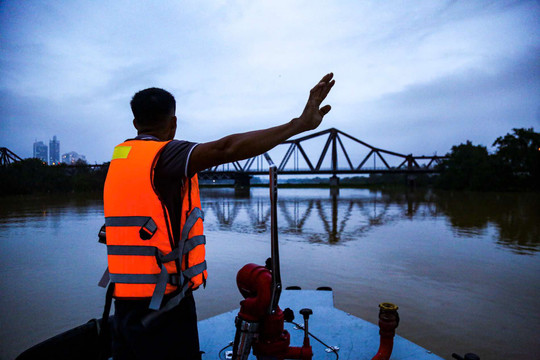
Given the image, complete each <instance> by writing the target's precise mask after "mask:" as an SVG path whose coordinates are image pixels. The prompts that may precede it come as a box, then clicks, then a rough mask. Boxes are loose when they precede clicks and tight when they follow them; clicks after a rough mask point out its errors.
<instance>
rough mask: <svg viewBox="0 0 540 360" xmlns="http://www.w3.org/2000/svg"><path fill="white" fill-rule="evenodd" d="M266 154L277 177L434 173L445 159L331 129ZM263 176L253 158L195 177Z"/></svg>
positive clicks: (263, 166)
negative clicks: (375, 143) (404, 151)
mask: <svg viewBox="0 0 540 360" xmlns="http://www.w3.org/2000/svg"><path fill="white" fill-rule="evenodd" d="M319 139H323V141H324V146H323V148H322V150H320V151H318V150H317V148H319V149H320V144H321V141H319ZM317 145H319V146H317ZM279 150H281V151H279ZM329 150H330V151H329ZM269 155H270V157H271V158H272V161H273V162H274V163H275V164H276V165H277V166H278V172H279V174H283V175H325V174H326V175H332V176H333V177H336V176H337V175H338V174H344V175H346V174H384V173H404V174H419V173H436V172H438V170H437V168H436V165H437V164H439V163H440V162H441V161H442V160H444V159H446V157H445V156H437V155H433V156H414V155H412V154H408V155H405V154H400V153H397V152H394V151H390V150H385V149H381V148H377V147H375V146H372V145H369V144H367V143H365V142H363V141H362V140H359V139H357V138H355V137H353V136H351V135H349V134H347V133H344V132H343V131H341V130H338V129H335V128H331V129H327V130H324V131H320V132H317V133H314V134H311V135H307V136H303V137H300V138H297V139H292V140H287V141H285V142H283V143H281V144H279V145H278V146H277V147H276V149H275V150H271V151H270V154H269ZM377 162H379V166H377ZM372 164H373V165H372ZM267 173H268V163H267V162H266V161H265V159H264V158H263V156H256V157H253V158H250V159H247V160H243V161H235V162H232V163H228V164H224V165H219V166H216V167H213V168H210V169H207V170H205V171H203V172H201V173H199V178H200V179H203V180H224V179H235V181H237V182H238V181H239V179H242V178H244V179H245V178H246V177H247V178H249V176H252V175H266V174H267ZM240 181H241V180H240Z"/></svg>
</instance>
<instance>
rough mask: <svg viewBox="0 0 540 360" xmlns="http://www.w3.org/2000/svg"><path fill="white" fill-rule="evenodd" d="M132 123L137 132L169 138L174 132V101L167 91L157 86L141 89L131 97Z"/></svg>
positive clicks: (163, 138) (164, 138)
mask: <svg viewBox="0 0 540 360" xmlns="http://www.w3.org/2000/svg"><path fill="white" fill-rule="evenodd" d="M130 104H131V111H133V116H134V117H135V118H134V119H133V125H134V126H135V128H136V129H137V130H138V132H139V134H152V135H156V136H158V137H160V138H162V140H170V139H172V138H173V137H174V134H175V132H176V116H175V115H174V114H175V111H176V101H175V100H174V96H172V95H171V93H169V92H168V91H165V90H163V89H159V88H149V89H145V90H141V91H139V92H138V93H136V94H135V95H133V98H132V99H131V103H130Z"/></svg>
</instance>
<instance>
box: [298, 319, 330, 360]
mask: <svg viewBox="0 0 540 360" xmlns="http://www.w3.org/2000/svg"><path fill="white" fill-rule="evenodd" d="M290 322H291V323H293V324H294V325H296V327H298V328H299V329H301V330H304V327H303V326H302V325H300V324H298V323H296V322H294V321H290ZM307 333H308V334H309V336H311V337H312V338H314V339H315V340H317V341H318V342H320V343H321V344H323V345H324V346H326V348H327V349H330V350H332V352H333V353H334V354H336V360H337V359H339V354H338V352H337V350H336V349H334V348H333V347H332V346H330V345H327V344H325V343H324V342H323V341H322V340H321V339H319V338H318V337H316V336H315V335H313V334H312V333H311V332H309V331H308V332H307Z"/></svg>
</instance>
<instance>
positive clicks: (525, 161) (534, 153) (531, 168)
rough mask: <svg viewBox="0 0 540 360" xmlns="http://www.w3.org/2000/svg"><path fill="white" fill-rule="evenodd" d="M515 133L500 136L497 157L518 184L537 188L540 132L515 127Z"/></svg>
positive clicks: (539, 181)
mask: <svg viewBox="0 0 540 360" xmlns="http://www.w3.org/2000/svg"><path fill="white" fill-rule="evenodd" d="M513 131H514V133H513V134H506V135H505V136H504V137H502V136H501V137H499V138H497V140H495V142H494V143H493V146H497V152H496V154H495V157H496V158H497V161H498V162H499V164H502V166H504V167H505V172H506V174H507V176H509V178H510V181H511V182H512V183H514V184H516V185H519V186H522V187H527V188H536V189H538V188H539V186H540V133H535V132H534V129H533V128H530V129H513Z"/></svg>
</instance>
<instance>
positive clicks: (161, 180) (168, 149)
mask: <svg viewBox="0 0 540 360" xmlns="http://www.w3.org/2000/svg"><path fill="white" fill-rule="evenodd" d="M135 140H158V141H159V139H157V138H156V137H154V136H151V135H139V136H137V137H136V138H135ZM195 146H197V144H196V143H192V142H189V141H184V140H172V141H171V142H170V143H168V144H167V145H166V146H165V148H164V149H163V151H162V152H161V154H160V156H159V159H158V162H157V163H156V168H155V170H154V187H155V188H156V192H157V193H158V196H159V199H160V200H161V202H163V204H165V206H166V207H167V211H168V212H169V216H170V219H171V228H172V231H173V238H174V241H175V244H178V240H179V238H180V216H181V211H182V185H183V183H184V182H185V181H186V179H187V178H188V176H187V168H188V163H189V157H190V155H191V151H192V150H193V149H194V148H195Z"/></svg>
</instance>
